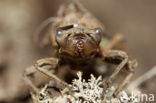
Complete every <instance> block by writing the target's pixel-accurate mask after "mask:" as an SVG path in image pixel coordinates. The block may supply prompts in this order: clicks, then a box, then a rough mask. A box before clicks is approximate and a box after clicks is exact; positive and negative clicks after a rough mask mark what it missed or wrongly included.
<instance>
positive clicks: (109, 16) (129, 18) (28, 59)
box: [0, 0, 156, 103]
mask: <svg viewBox="0 0 156 103" xmlns="http://www.w3.org/2000/svg"><path fill="white" fill-rule="evenodd" d="M80 1H81V3H82V4H83V5H84V6H85V7H86V8H87V9H88V10H90V11H91V12H92V13H93V14H94V15H95V16H96V17H97V18H98V19H99V20H100V21H101V22H102V23H103V24H104V25H105V27H106V30H107V32H109V33H110V34H115V33H122V34H123V35H124V36H125V38H126V42H127V49H128V52H129V54H130V58H132V59H136V60H137V61H138V64H139V66H138V68H137V70H136V73H135V77H134V79H136V78H137V77H139V76H140V75H142V74H143V73H146V72H147V71H148V70H149V69H151V68H152V67H153V66H155V65H156V62H155V61H156V55H155V53H156V46H155V45H156V42H155V39H156V34H155V33H156V28H155V27H156V21H155V18H156V14H155V11H156V1H155V0H150V1H149V0H80ZM64 2H65V0H1V1H0V103H1V101H12V100H15V99H17V97H19V96H20V95H21V94H22V95H25V91H27V90H26V89H25V88H23V86H24V83H23V71H24V69H25V68H26V67H28V66H30V65H31V64H32V63H34V61H36V60H37V59H39V58H43V57H48V56H50V55H51V54H50V53H49V52H47V51H44V50H43V49H39V48H38V47H37V45H36V44H35V43H34V42H33V39H32V38H33V35H32V34H33V32H34V31H35V29H36V28H37V27H38V25H39V24H40V23H41V22H42V21H43V20H45V19H46V18H48V17H51V16H55V15H56V11H57V9H58V8H59V5H60V4H61V3H64ZM150 81H152V82H148V85H145V86H144V88H146V89H145V90H144V91H145V92H148V93H156V92H154V91H156V88H155V85H156V77H154V78H153V79H151V80H150ZM19 88H22V89H19ZM19 101H20V100H19Z"/></svg>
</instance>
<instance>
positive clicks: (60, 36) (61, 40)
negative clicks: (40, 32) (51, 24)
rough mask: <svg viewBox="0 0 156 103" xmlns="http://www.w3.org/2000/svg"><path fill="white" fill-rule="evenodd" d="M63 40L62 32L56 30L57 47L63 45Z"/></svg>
mask: <svg viewBox="0 0 156 103" xmlns="http://www.w3.org/2000/svg"><path fill="white" fill-rule="evenodd" d="M64 38H65V35H64V34H63V31H62V30H60V29H58V30H56V41H57V43H58V44H59V45H63V42H64Z"/></svg>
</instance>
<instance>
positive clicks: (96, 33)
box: [93, 28, 102, 44]
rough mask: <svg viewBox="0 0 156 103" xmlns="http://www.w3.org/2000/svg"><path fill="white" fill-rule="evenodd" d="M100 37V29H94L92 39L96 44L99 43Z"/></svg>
mask: <svg viewBox="0 0 156 103" xmlns="http://www.w3.org/2000/svg"><path fill="white" fill-rule="evenodd" d="M101 36H102V30H101V29H100V28H95V29H94V35H93V38H94V40H95V41H96V42H97V43H98V44H99V43H100V41H101Z"/></svg>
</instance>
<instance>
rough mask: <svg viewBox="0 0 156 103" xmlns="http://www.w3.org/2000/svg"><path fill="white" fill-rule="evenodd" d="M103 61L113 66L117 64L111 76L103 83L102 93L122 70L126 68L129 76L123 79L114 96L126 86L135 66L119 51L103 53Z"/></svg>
mask: <svg viewBox="0 0 156 103" xmlns="http://www.w3.org/2000/svg"><path fill="white" fill-rule="evenodd" d="M103 60H104V61H106V62H109V63H113V64H119V65H118V66H117V68H116V69H115V71H114V72H113V74H112V75H111V76H110V77H109V78H108V80H107V81H105V83H104V86H105V87H104V91H105V90H106V89H107V88H108V87H109V86H110V84H111V83H112V81H113V80H114V79H115V78H116V76H117V75H118V73H119V72H120V71H121V70H122V69H123V68H126V69H127V70H128V72H129V74H128V75H127V76H126V77H125V79H124V80H123V81H122V83H121V84H120V85H119V86H118V87H117V89H116V91H115V92H114V94H113V95H114V96H116V95H117V94H118V93H119V92H120V91H121V89H122V88H123V87H125V86H126V84H127V83H128V82H129V81H130V79H131V78H132V76H133V69H134V67H135V66H133V65H134V63H131V61H129V60H128V55H127V54H126V53H125V52H123V51H119V50H109V51H106V52H104V53H103Z"/></svg>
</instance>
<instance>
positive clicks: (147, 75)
mask: <svg viewBox="0 0 156 103" xmlns="http://www.w3.org/2000/svg"><path fill="white" fill-rule="evenodd" d="M155 75H156V66H154V67H153V68H152V69H151V70H149V71H148V72H147V73H145V74H143V75H142V76H140V77H139V78H137V79H136V80H135V81H133V82H131V84H130V85H129V86H128V89H131V90H132V89H134V88H138V87H139V85H140V84H142V83H143V82H145V81H147V80H149V79H151V78H153V77H154V76H155Z"/></svg>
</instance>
